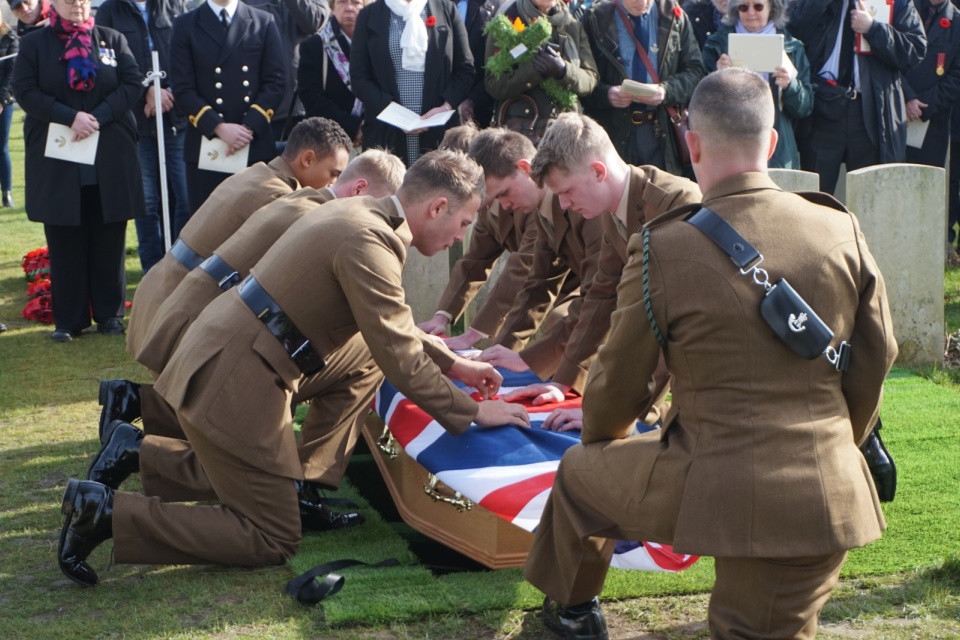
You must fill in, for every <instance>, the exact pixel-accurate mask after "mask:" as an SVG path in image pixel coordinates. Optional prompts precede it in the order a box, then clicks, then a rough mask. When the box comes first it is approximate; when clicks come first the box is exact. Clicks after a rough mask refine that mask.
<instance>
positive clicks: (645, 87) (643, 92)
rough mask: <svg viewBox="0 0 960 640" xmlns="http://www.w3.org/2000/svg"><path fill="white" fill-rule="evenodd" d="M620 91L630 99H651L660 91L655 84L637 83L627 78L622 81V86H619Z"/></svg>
mask: <svg viewBox="0 0 960 640" xmlns="http://www.w3.org/2000/svg"><path fill="white" fill-rule="evenodd" d="M620 91H622V92H624V93H625V94H627V95H628V96H630V97H631V98H652V97H654V96H655V95H657V94H659V93H660V91H659V90H658V89H657V85H655V84H647V83H645V82H637V81H636V80H630V79H629V78H625V79H624V81H623V84H621V85H620Z"/></svg>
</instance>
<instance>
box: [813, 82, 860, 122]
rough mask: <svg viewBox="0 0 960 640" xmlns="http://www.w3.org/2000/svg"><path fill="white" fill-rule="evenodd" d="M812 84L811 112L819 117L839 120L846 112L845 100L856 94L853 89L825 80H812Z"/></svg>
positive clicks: (847, 100)
mask: <svg viewBox="0 0 960 640" xmlns="http://www.w3.org/2000/svg"><path fill="white" fill-rule="evenodd" d="M812 85H813V112H814V113H816V114H817V115H818V116H820V117H821V118H825V119H827V120H832V121H834V122H839V121H840V119H841V118H843V114H844V113H846V107H847V102H849V101H850V99H851V97H854V96H856V95H857V94H856V92H855V90H854V89H851V88H849V87H842V86H840V85H838V84H836V83H834V84H830V83H829V82H827V81H826V80H823V79H820V80H814V81H813V82H812Z"/></svg>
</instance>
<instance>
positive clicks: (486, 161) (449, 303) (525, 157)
mask: <svg viewBox="0 0 960 640" xmlns="http://www.w3.org/2000/svg"><path fill="white" fill-rule="evenodd" d="M468 153H469V155H470V157H471V158H473V159H474V160H476V161H477V162H478V163H479V164H480V166H481V167H483V173H484V179H485V182H486V189H487V199H488V200H490V201H492V203H491V205H490V206H489V207H484V208H481V210H480V212H479V213H478V214H477V222H476V224H474V227H473V232H472V233H471V235H470V249H469V250H468V251H467V253H466V254H464V256H463V258H461V259H460V260H458V261H457V264H456V265H455V266H454V268H453V271H452V272H451V274H450V281H449V282H448V283H447V288H446V289H445V290H444V292H443V295H442V296H441V298H440V304H439V305H438V306H437V312H436V314H435V315H434V316H433V318H431V319H430V320H428V321H426V322H423V323H421V324H419V325H418V326H419V327H420V328H421V329H423V330H424V331H426V332H427V333H432V334H438V333H441V332H443V331H444V330H445V329H446V327H447V323H449V322H452V321H455V320H456V319H457V318H459V317H460V314H462V313H463V311H464V309H465V308H466V306H467V305H468V304H470V301H471V300H473V298H474V296H476V295H477V292H478V291H479V290H480V287H481V286H483V283H484V282H486V280H487V277H488V275H489V274H490V269H491V268H492V267H493V264H494V262H496V260H497V259H498V258H499V257H500V256H501V255H502V254H503V252H504V251H509V252H510V256H509V257H508V258H507V262H506V265H505V266H504V269H503V272H502V273H501V274H500V276H499V277H498V278H497V281H496V282H495V283H493V284H492V285H491V287H492V288H491V290H490V293H489V295H488V297H487V299H486V301H485V302H484V303H483V306H482V307H481V308H480V310H479V311H478V312H477V315H476V316H475V317H474V318H473V321H472V322H471V324H470V326H469V327H468V328H467V330H466V331H465V332H464V333H463V334H461V335H459V336H456V337H455V338H448V339H446V340H445V342H446V344H447V346H448V347H449V348H451V349H469V348H470V347H472V346H473V345H474V344H475V343H476V342H477V341H479V340H481V339H483V338H488V337H490V336H495V335H497V332H498V331H499V330H500V328H501V327H502V326H503V322H504V319H505V318H506V316H507V313H508V312H509V311H510V309H511V308H512V307H513V304H514V302H515V299H516V295H517V292H518V291H520V290H521V289H522V288H523V286H524V284H525V283H526V281H527V276H529V275H530V268H531V266H532V265H533V253H534V247H535V245H536V241H537V229H538V228H539V225H538V224H537V217H536V215H534V214H535V213H536V211H537V209H538V207H540V206H541V204H542V203H543V199H544V192H543V190H542V189H540V188H539V187H537V186H536V185H534V184H532V183H531V182H530V179H529V178H528V177H527V172H528V171H529V169H530V160H531V159H532V158H533V156H534V154H535V153H536V147H534V146H533V143H532V142H530V140H528V139H527V138H526V137H525V136H523V135H521V134H519V133H516V132H514V131H508V130H507V129H500V128H495V129H485V130H484V131H483V132H480V133H478V134H476V137H475V138H474V139H473V141H472V142H471V144H470V146H469V152H468ZM555 285H559V286H560V287H561V288H560V289H557V288H556V286H555ZM578 285H579V281H578V280H577V278H576V276H574V275H572V274H570V275H569V276H568V277H567V278H561V279H559V280H557V281H555V282H552V283H551V288H550V290H551V295H553V296H555V297H556V303H555V304H554V305H553V307H552V309H551V310H550V318H548V319H547V321H546V322H547V325H548V326H551V325H552V324H553V323H554V322H556V321H557V320H559V318H561V317H563V316H565V315H566V314H567V310H568V308H569V305H570V303H571V302H572V301H573V299H574V298H576V297H578V296H579V290H578ZM544 293H545V292H544ZM547 308H548V309H549V306H548V307H547Z"/></svg>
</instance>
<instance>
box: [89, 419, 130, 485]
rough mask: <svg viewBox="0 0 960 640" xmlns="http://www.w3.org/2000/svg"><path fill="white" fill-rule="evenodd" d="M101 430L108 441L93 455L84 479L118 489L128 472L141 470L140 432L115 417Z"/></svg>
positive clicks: (128, 474) (128, 475)
mask: <svg viewBox="0 0 960 640" xmlns="http://www.w3.org/2000/svg"><path fill="white" fill-rule="evenodd" d="M103 433H104V437H105V438H106V440H107V442H106V444H104V445H102V446H101V447H100V451H99V452H97V455H95V456H94V457H93V461H92V462H91V463H90V468H89V469H87V479H88V480H92V481H93V482H99V483H100V484H104V485H106V486H108V487H110V488H111V489H117V488H119V487H120V483H121V482H123V481H124V480H126V479H127V478H128V477H130V474H131V473H137V472H138V471H140V443H142V442H143V431H140V429H137V428H136V427H135V426H133V425H132V424H129V423H127V422H122V421H120V420H114V421H113V422H111V423H110V424H109V425H107V428H106V430H105V431H104V432H103Z"/></svg>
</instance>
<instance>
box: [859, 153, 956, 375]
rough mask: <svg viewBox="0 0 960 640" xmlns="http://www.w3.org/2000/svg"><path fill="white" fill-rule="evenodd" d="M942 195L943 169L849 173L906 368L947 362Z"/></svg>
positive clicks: (898, 167)
mask: <svg viewBox="0 0 960 640" xmlns="http://www.w3.org/2000/svg"><path fill="white" fill-rule="evenodd" d="M944 188H945V186H944V171H943V169H941V168H939V167H928V166H921V165H914V164H884V165H876V166H872V167H866V168H863V169H858V170H856V171H851V172H849V173H847V194H846V195H847V208H849V209H850V210H851V211H853V212H854V213H855V214H856V215H857V219H858V220H859V221H860V227H861V229H862V230H863V235H864V236H865V237H866V239H867V246H868V247H870V253H872V254H873V257H874V258H875V259H876V261H877V264H878V265H879V267H880V272H881V273H882V274H883V279H884V282H885V283H886V287H887V299H888V301H889V304H890V312H891V316H892V318H893V331H894V335H895V336H896V338H897V344H898V345H899V347H900V355H899V357H898V358H897V364H898V365H900V366H907V367H926V366H930V365H933V364H941V363H942V362H943V262H944V246H943V229H944V227H945V225H946V221H945V220H946V208H945V206H944V199H943V192H944ZM854 348H856V347H854ZM854 357H856V355H854Z"/></svg>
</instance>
